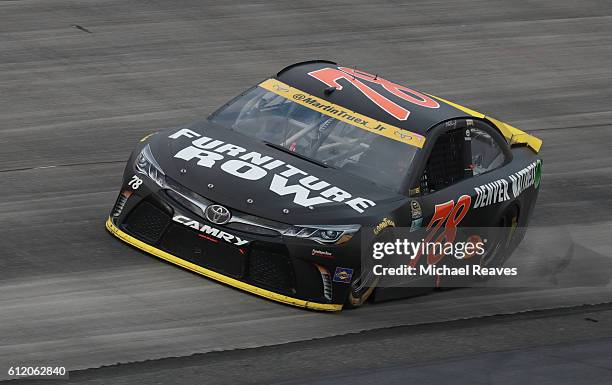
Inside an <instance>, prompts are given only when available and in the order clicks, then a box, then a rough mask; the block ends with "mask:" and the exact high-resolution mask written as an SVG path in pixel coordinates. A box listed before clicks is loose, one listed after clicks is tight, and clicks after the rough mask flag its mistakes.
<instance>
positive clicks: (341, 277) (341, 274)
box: [334, 267, 353, 283]
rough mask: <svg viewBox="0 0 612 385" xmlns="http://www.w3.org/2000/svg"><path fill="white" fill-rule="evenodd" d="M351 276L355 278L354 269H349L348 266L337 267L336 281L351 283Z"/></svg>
mask: <svg viewBox="0 0 612 385" xmlns="http://www.w3.org/2000/svg"><path fill="white" fill-rule="evenodd" d="M351 278H353V269H349V268H348V267H336V272H335V273H334V282H340V283H351Z"/></svg>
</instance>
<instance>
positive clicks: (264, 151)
mask: <svg viewBox="0 0 612 385" xmlns="http://www.w3.org/2000/svg"><path fill="white" fill-rule="evenodd" d="M540 146H541V141H540V140H539V139H537V138H535V137H533V136H531V135H528V134H526V133H525V132H523V131H520V130H518V129H516V128H514V127H512V126H510V125H508V124H505V123H502V122H500V121H498V120H496V119H493V118H491V117H488V116H484V115H483V114H481V113H478V112H476V111H473V110H470V109H467V108H465V107H462V106H460V105H457V104H455V103H451V102H449V101H446V100H444V99H441V98H438V97H435V96H432V95H428V94H425V93H422V92H418V91H415V90H413V89H410V88H407V87H404V86H401V85H398V84H395V83H392V82H390V81H388V80H385V79H383V78H381V77H379V76H377V75H372V74H370V73H366V72H363V71H361V70H356V69H353V68H347V67H342V66H338V65H337V64H336V63H333V62H330V61H323V60H315V61H308V62H302V63H297V64H293V65H290V66H288V67H286V68H284V69H283V70H281V71H280V72H279V73H278V74H276V76H273V77H271V78H269V79H266V80H264V81H262V82H261V83H259V84H258V85H256V86H255V87H252V88H250V89H248V90H247V91H245V92H244V93H242V94H241V95H239V96H238V97H236V98H235V99H233V100H232V101H230V102H229V103H227V104H226V105H224V106H223V107H221V108H220V109H219V110H217V111H216V112H214V113H213V114H212V115H210V117H209V118H208V119H207V120H205V121H203V122H197V123H193V124H190V125H187V126H184V127H179V128H175V129H169V130H163V131H159V132H156V133H154V134H151V135H149V136H147V137H145V138H143V139H142V140H141V142H140V143H139V144H138V146H137V147H136V149H135V150H134V152H133V154H132V156H131V157H130V159H129V161H128V164H127V167H126V169H125V173H124V182H123V186H122V188H121V192H120V194H119V197H118V199H117V201H116V203H115V205H114V207H113V208H112V211H111V214H110V217H109V218H108V220H107V222H106V227H107V228H108V230H109V231H110V232H111V233H112V234H113V235H115V236H117V237H119V238H120V239H122V240H123V241H125V242H127V243H129V244H131V245H133V246H135V247H137V248H139V249H142V250H144V251H146V252H148V253H150V254H153V255H155V256H157V257H160V258H162V259H165V260H166V261H169V262H171V263H174V264H177V265H179V266H182V267H185V268H187V269H190V270H192V271H194V272H197V273H199V274H202V275H204V276H206V277H209V278H213V279H215V280H218V281H221V282H223V283H226V284H229V285H231V286H234V287H237V288H240V289H243V290H246V291H248V292H251V293H254V294H258V295H260V296H263V297H266V298H270V299H273V300H276V301H280V302H284V303H287V304H291V305H296V306H301V307H306V308H310V309H318V310H331V311H333V310H340V309H342V308H343V306H345V305H348V306H358V305H360V304H362V303H363V302H364V301H365V300H366V299H367V298H368V297H369V296H370V295H371V294H372V292H373V290H374V288H375V282H372V281H370V280H368V279H366V277H367V276H368V271H367V270H366V269H362V268H361V267H360V265H361V263H360V262H361V261H360V254H361V249H362V244H361V235H362V233H364V232H366V231H367V232H368V234H372V233H374V234H375V236H379V235H382V234H384V233H385V231H384V230H385V229H387V228H391V227H393V226H398V227H405V228H411V227H412V228H415V227H422V228H424V229H430V228H432V227H433V225H435V227H436V228H438V227H439V226H440V225H444V224H445V223H446V222H449V221H452V222H453V225H461V226H475V227H476V226H505V227H509V226H526V224H527V221H528V218H529V216H530V214H531V212H532V210H533V207H534V204H535V201H536V198H537V193H538V187H539V182H540V172H541V160H540V158H539V157H538V155H537V153H538V151H539V149H540ZM514 243H516V242H514ZM510 244H512V243H511V242H507V243H505V245H510Z"/></svg>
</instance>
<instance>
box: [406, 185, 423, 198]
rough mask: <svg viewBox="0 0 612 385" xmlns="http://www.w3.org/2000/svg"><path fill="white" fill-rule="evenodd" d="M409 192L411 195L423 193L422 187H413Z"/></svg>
mask: <svg viewBox="0 0 612 385" xmlns="http://www.w3.org/2000/svg"><path fill="white" fill-rule="evenodd" d="M408 194H409V195H410V196H415V195H419V194H421V187H415V188H411V189H410V190H409V191H408Z"/></svg>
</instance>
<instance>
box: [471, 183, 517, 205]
mask: <svg viewBox="0 0 612 385" xmlns="http://www.w3.org/2000/svg"><path fill="white" fill-rule="evenodd" d="M509 187H510V184H509V183H508V181H507V180H505V179H498V180H496V181H493V182H491V183H487V184H484V185H481V186H478V187H474V190H475V191H476V200H475V201H474V207H473V208H475V209H477V208H479V207H485V206H489V205H491V204H495V203H500V202H505V201H507V200H510V195H508V189H509Z"/></svg>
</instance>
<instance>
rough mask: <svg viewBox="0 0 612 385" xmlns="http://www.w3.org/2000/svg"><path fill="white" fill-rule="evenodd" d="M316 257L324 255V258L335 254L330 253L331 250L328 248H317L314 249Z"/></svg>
mask: <svg viewBox="0 0 612 385" xmlns="http://www.w3.org/2000/svg"><path fill="white" fill-rule="evenodd" d="M311 255H313V256H315V257H323V258H333V257H334V255H333V254H332V253H330V252H329V251H326V250H317V249H312V254H311Z"/></svg>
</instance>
